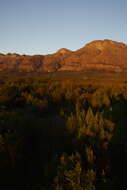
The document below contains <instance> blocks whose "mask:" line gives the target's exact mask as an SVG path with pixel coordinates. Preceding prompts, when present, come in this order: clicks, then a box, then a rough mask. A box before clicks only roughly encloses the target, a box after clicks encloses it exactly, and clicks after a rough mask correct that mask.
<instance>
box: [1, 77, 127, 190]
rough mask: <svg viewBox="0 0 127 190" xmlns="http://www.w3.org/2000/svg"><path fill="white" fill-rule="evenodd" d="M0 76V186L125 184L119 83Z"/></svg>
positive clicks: (34, 189) (88, 188) (123, 102)
mask: <svg viewBox="0 0 127 190" xmlns="http://www.w3.org/2000/svg"><path fill="white" fill-rule="evenodd" d="M2 78H3V80H2V79H1V81H0V186H1V188H3V189H5V188H11V187H12V188H13V189H18V190H20V189H21V190H49V189H51V190H102V189H103V190H107V189H109V190H110V189H111V190H117V189H122V188H123V187H124V188H125V189H126V187H127V175H126V171H127V83H126V82H106V81H103V82H100V81H98V82H97V81H92V80H91V81H89V80H72V79H71V80H68V79H66V80H64V81H63V80H60V81H59V80H53V81H52V80H49V78H46V77H45V78H44V79H42V78H35V77H34V78H29V77H22V78H20V79H18V78H16V79H15V80H11V78H10V79H8V80H5V78H4V77H3V76H2Z"/></svg>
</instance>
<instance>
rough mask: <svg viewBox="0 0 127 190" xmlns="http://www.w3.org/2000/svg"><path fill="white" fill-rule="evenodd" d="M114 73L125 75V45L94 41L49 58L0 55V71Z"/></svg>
mask: <svg viewBox="0 0 127 190" xmlns="http://www.w3.org/2000/svg"><path fill="white" fill-rule="evenodd" d="M5 70H7V71H20V72H53V71H65V70H67V71H82V70H83V71H84V70H85V71H87V70H89V71H93V70H97V71H109V72H110V71H113V72H127V46H126V45H125V44H123V43H120V42H115V41H112V40H96V41H92V42H90V43H88V44H86V45H85V46H84V47H83V48H81V49H78V50H76V51H70V50H68V49H66V48H62V49H60V50H58V51H57V52H56V53H54V54H49V55H45V56H44V55H33V56H28V55H19V54H11V53H9V54H6V55H4V54H2V53H1V54H0V71H5Z"/></svg>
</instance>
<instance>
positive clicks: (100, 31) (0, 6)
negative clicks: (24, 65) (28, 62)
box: [0, 0, 127, 54]
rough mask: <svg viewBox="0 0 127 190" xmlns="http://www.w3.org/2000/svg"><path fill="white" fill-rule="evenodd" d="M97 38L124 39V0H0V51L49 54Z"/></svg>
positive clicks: (126, 0) (126, 32)
mask: <svg viewBox="0 0 127 190" xmlns="http://www.w3.org/2000/svg"><path fill="white" fill-rule="evenodd" d="M97 39H112V40H115V41H122V42H124V43H127V0H0V52H2V53H8V52H12V53H13V52H16V53H20V54H24V53H25V54H48V53H52V52H55V51H56V50H58V49H59V48H63V47H65V48H68V49H71V50H76V49H78V48H81V47H82V46H84V45H85V44H86V43H88V42H90V41H92V40H97Z"/></svg>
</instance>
